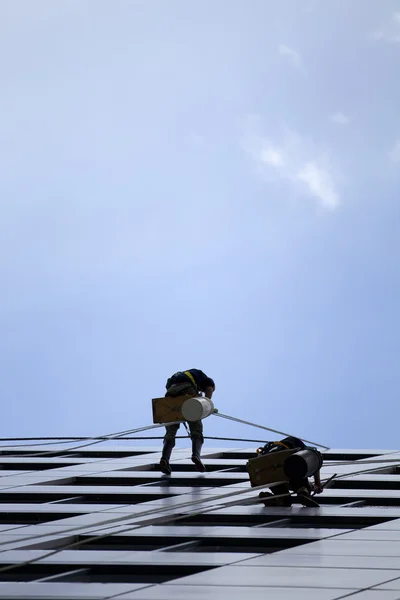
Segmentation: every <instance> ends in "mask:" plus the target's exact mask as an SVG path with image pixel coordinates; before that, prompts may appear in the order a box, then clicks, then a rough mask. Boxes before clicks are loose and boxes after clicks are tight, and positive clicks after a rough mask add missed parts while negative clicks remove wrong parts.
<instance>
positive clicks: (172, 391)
mask: <svg viewBox="0 0 400 600" xmlns="http://www.w3.org/2000/svg"><path fill="white" fill-rule="evenodd" d="M185 395H188V396H197V391H196V388H195V387H193V385H192V384H191V383H178V384H177V383H175V384H174V385H171V387H170V388H169V390H167V393H166V394H165V397H166V398H168V397H170V398H177V397H178V396H185Z"/></svg>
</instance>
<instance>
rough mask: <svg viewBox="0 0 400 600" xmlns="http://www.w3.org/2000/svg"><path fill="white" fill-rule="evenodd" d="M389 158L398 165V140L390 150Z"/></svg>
mask: <svg viewBox="0 0 400 600" xmlns="http://www.w3.org/2000/svg"><path fill="white" fill-rule="evenodd" d="M389 158H390V160H392V161H393V162H398V163H400V140H397V141H396V143H395V145H394V146H393V148H392V149H391V150H390V152H389Z"/></svg>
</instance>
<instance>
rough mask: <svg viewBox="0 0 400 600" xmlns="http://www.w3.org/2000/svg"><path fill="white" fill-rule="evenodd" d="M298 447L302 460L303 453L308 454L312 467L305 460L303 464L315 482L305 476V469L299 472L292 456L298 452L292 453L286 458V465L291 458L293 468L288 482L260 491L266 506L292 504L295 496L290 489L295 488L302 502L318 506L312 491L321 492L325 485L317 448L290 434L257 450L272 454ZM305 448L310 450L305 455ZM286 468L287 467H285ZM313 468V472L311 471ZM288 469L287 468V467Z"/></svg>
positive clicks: (261, 452)
mask: <svg viewBox="0 0 400 600" xmlns="http://www.w3.org/2000/svg"><path fill="white" fill-rule="evenodd" d="M295 448H296V449H297V450H298V451H300V454H299V456H298V458H300V460H301V455H303V456H306V460H307V462H308V463H309V465H310V467H309V468H308V469H307V466H308V465H306V463H305V462H302V465H305V469H307V474H308V475H309V476H313V477H314V483H313V484H312V483H310V481H309V479H308V476H307V477H305V476H304V470H303V472H302V473H300V472H299V470H298V467H297V465H299V463H298V462H296V460H293V459H292V458H291V457H295V456H296V454H297V453H295V454H292V455H291V457H289V458H288V459H286V461H285V466H286V464H288V463H287V461H288V460H291V469H290V477H289V481H288V483H280V484H278V485H274V486H271V488H270V489H271V491H272V493H270V492H260V494H259V497H260V498H262V499H263V502H264V505H265V506H292V502H293V500H294V499H293V498H292V496H291V495H290V490H293V491H294V492H296V494H297V500H299V501H300V503H301V504H303V505H304V506H308V507H316V506H319V504H318V502H316V501H315V500H314V499H313V498H312V497H311V493H312V492H313V493H314V494H321V493H322V491H323V487H322V485H321V475H320V469H321V466H322V455H321V453H320V452H319V451H318V450H317V449H316V448H311V447H309V446H306V445H305V444H304V442H303V441H302V440H301V439H299V438H296V437H293V436H288V437H286V438H284V439H283V440H281V441H279V442H268V443H267V444H265V446H264V447H263V448H259V449H258V450H257V454H259V455H260V456H263V455H265V454H270V453H273V452H280V451H282V450H289V449H295ZM304 450H309V451H310V452H309V453H307V455H305V453H304V452H301V451H304ZM284 469H285V467H284ZM310 470H311V472H310ZM285 471H286V469H285ZM274 496H283V497H280V498H274Z"/></svg>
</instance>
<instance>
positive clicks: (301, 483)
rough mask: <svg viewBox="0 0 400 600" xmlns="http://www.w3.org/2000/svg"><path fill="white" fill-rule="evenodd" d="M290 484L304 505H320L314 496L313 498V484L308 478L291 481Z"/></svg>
mask: <svg viewBox="0 0 400 600" xmlns="http://www.w3.org/2000/svg"><path fill="white" fill-rule="evenodd" d="M290 486H291V487H292V489H293V490H294V491H295V492H296V493H297V499H298V500H299V501H300V502H301V504H303V506H308V507H316V506H319V504H318V502H316V501H315V500H314V499H313V498H311V489H312V488H311V485H310V482H309V480H308V478H305V479H300V480H298V481H291V482H290Z"/></svg>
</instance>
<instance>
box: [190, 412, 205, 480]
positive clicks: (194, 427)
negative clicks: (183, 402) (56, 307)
mask: <svg viewBox="0 0 400 600" xmlns="http://www.w3.org/2000/svg"><path fill="white" fill-rule="evenodd" d="M188 423H189V429H190V437H191V438H192V462H193V463H194V466H195V467H196V469H197V470H198V471H200V473H204V471H205V470H206V468H205V466H204V465H203V463H202V462H201V458H200V455H201V447H202V445H203V442H204V437H203V423H202V422H201V421H193V422H190V421H189V422H188Z"/></svg>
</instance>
